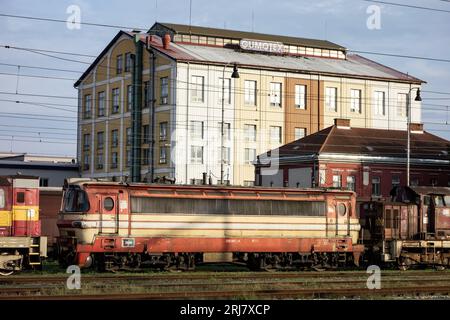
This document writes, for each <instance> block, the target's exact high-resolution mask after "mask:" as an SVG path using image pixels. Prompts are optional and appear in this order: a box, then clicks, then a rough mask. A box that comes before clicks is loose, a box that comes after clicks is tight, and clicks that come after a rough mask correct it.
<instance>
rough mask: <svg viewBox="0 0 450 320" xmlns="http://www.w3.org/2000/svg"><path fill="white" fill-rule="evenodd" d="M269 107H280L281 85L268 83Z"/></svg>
mask: <svg viewBox="0 0 450 320" xmlns="http://www.w3.org/2000/svg"><path fill="white" fill-rule="evenodd" d="M270 105H271V106H275V107H281V83H279V82H271V83H270Z"/></svg>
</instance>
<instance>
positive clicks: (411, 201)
mask: <svg viewBox="0 0 450 320" xmlns="http://www.w3.org/2000/svg"><path fill="white" fill-rule="evenodd" d="M360 221H361V242H362V243H363V244H364V245H365V247H366V253H367V255H366V256H367V257H369V259H370V260H371V263H377V264H384V263H395V264H396V265H397V266H398V267H399V268H400V269H402V270H406V269H408V268H410V267H411V266H414V265H422V266H424V265H425V266H434V267H436V268H437V269H444V268H447V267H449V266H450V188H445V187H396V188H394V189H393V190H392V191H391V199H390V201H372V202H366V203H363V204H362V205H361V210H360Z"/></svg>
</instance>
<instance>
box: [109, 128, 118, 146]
mask: <svg viewBox="0 0 450 320" xmlns="http://www.w3.org/2000/svg"><path fill="white" fill-rule="evenodd" d="M118 145H119V130H117V129H114V130H112V131H111V147H113V148H115V147H117V146H118Z"/></svg>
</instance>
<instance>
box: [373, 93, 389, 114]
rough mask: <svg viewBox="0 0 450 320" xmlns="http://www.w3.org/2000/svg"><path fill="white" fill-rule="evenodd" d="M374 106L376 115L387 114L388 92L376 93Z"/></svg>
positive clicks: (374, 94)
mask: <svg viewBox="0 0 450 320" xmlns="http://www.w3.org/2000/svg"><path fill="white" fill-rule="evenodd" d="M373 106H374V108H375V115H377V116H384V115H385V114H386V92H384V91H375V92H374V93H373Z"/></svg>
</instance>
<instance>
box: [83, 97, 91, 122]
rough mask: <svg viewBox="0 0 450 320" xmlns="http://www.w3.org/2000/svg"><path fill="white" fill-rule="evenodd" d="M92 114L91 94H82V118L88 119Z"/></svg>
mask: <svg viewBox="0 0 450 320" xmlns="http://www.w3.org/2000/svg"><path fill="white" fill-rule="evenodd" d="M91 114H92V96H91V95H90V94H87V95H85V96H84V116H83V118H84V119H89V118H90V117H91Z"/></svg>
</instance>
